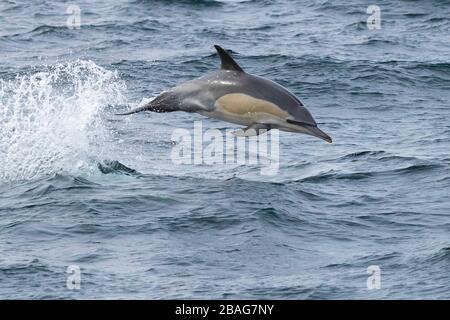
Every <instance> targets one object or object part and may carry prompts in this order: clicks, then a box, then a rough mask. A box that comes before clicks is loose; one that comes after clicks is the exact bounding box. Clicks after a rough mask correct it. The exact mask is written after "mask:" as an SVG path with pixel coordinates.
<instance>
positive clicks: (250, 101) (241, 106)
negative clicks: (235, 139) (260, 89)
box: [199, 93, 289, 126]
mask: <svg viewBox="0 0 450 320" xmlns="http://www.w3.org/2000/svg"><path fill="white" fill-rule="evenodd" d="M199 113H200V114H202V115H205V116H208V117H211V118H215V119H219V120H223V121H227V122H231V123H236V124H240V125H245V126H249V125H251V124H254V123H266V124H274V125H284V124H286V119H287V118H288V117H289V114H288V113H287V112H286V111H284V110H283V109H281V108H279V107H278V106H277V105H276V104H274V103H272V102H269V101H266V100H262V99H257V98H254V97H252V96H249V95H246V94H243V93H231V94H226V95H224V96H222V97H220V98H219V99H217V100H216V102H215V104H214V110H213V111H201V112H199Z"/></svg>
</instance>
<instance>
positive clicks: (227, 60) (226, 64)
mask: <svg viewBox="0 0 450 320" xmlns="http://www.w3.org/2000/svg"><path fill="white" fill-rule="evenodd" d="M214 48H216V50H217V53H218V54H219V57H220V61H221V66H220V68H221V69H222V70H232V71H240V72H244V70H242V68H241V67H240V66H239V65H238V64H237V62H236V61H234V59H233V58H232V57H231V56H230V55H229V54H228V53H227V52H226V51H225V50H224V49H223V48H221V47H220V46H218V45H214Z"/></svg>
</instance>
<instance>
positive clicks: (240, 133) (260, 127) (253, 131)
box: [232, 123, 272, 137]
mask: <svg viewBox="0 0 450 320" xmlns="http://www.w3.org/2000/svg"><path fill="white" fill-rule="evenodd" d="M270 129H272V127H271V126H270V124H264V123H254V124H251V125H249V126H248V127H247V128H244V129H238V130H236V131H233V132H232V134H233V135H235V136H236V137H254V136H259V135H260V134H264V133H266V132H267V131H269V130H270Z"/></svg>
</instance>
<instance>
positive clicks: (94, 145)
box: [0, 60, 126, 181]
mask: <svg viewBox="0 0 450 320" xmlns="http://www.w3.org/2000/svg"><path fill="white" fill-rule="evenodd" d="M125 90H126V87H125V84H124V82H123V81H122V80H120V78H119V77H118V75H117V72H113V71H109V70H106V69H104V68H102V67H100V66H98V65H96V64H95V63H94V62H92V61H83V60H77V61H74V62H69V63H61V64H57V65H54V66H50V67H47V68H45V71H41V72H38V73H34V74H31V75H17V76H16V77H15V78H14V79H13V80H8V81H7V80H2V79H0V181H14V180H23V179H26V180H28V179H34V178H37V177H39V176H42V175H46V174H52V173H57V172H61V171H65V172H68V173H70V174H82V173H89V172H93V171H94V170H96V164H97V162H98V161H99V160H102V159H105V158H108V157H109V156H110V155H109V154H108V153H111V151H110V150H108V147H107V145H108V143H107V142H108V141H109V140H110V138H111V137H110V130H109V129H108V126H107V124H106V122H105V121H104V120H103V118H102V113H103V111H104V109H105V107H107V106H108V105H111V104H124V103H126V98H125V95H124V92H125Z"/></svg>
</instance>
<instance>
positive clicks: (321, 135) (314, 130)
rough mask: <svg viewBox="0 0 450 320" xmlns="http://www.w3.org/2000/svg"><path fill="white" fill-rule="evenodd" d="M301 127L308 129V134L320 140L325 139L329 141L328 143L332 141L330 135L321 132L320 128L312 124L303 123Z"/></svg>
mask: <svg viewBox="0 0 450 320" xmlns="http://www.w3.org/2000/svg"><path fill="white" fill-rule="evenodd" d="M303 127H304V128H305V129H306V130H308V132H309V134H310V135H312V136H314V137H317V138H320V139H322V140H325V141H326V142H329V143H331V142H333V140H332V139H331V137H330V136H329V135H327V134H326V133H325V132H323V131H322V130H320V129H319V128H317V127H313V126H308V125H305V126H303Z"/></svg>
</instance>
